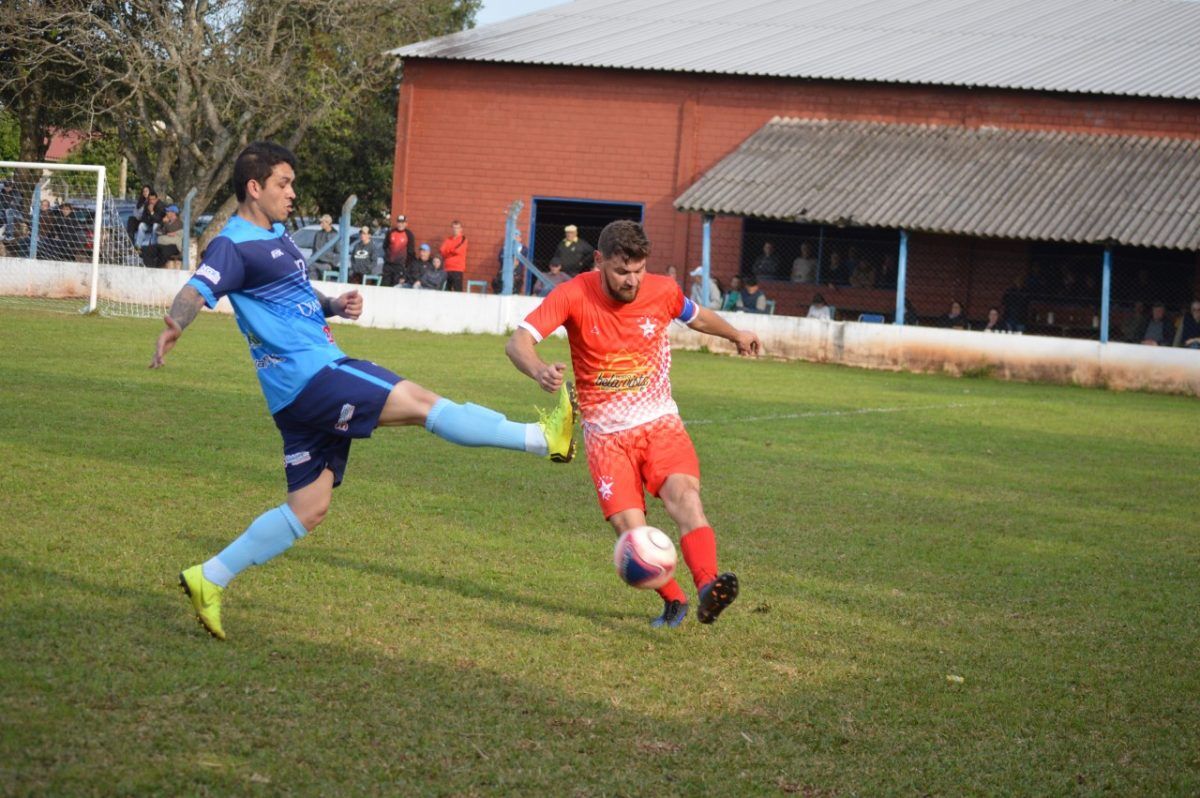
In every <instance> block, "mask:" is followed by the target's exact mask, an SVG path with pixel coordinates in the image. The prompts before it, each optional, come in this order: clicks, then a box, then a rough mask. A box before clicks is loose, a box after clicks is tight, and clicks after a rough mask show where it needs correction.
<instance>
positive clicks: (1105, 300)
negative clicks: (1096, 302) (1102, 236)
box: [1100, 247, 1112, 344]
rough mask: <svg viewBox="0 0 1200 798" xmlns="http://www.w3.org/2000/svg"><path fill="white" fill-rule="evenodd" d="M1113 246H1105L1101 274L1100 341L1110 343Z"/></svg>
mask: <svg viewBox="0 0 1200 798" xmlns="http://www.w3.org/2000/svg"><path fill="white" fill-rule="evenodd" d="M1111 294H1112V247H1105V248H1104V269H1103V272H1102V273H1101V276H1100V343H1102V344H1106V343H1108V312H1109V303H1110V300H1111V299H1112V297H1111Z"/></svg>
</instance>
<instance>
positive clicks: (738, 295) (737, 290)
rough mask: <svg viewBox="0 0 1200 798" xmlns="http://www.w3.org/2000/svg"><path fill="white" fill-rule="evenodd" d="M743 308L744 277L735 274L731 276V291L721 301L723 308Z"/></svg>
mask: <svg viewBox="0 0 1200 798" xmlns="http://www.w3.org/2000/svg"><path fill="white" fill-rule="evenodd" d="M741 309H742V278H741V277H739V276H738V275H736V274H735V275H734V276H733V277H730V278H729V293H727V294H726V295H725V300H724V301H723V302H722V303H721V310H741Z"/></svg>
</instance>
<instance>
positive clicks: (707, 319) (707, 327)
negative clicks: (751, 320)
mask: <svg viewBox="0 0 1200 798" xmlns="http://www.w3.org/2000/svg"><path fill="white" fill-rule="evenodd" d="M688 326H689V327H691V328H692V329H693V330H695V331H696V332H702V333H706V334H708V335H716V336H718V337H720V338H724V339H725V340H727V341H729V342H731V343H732V344H733V345H734V346H736V347H737V351H738V354H739V355H752V356H754V357H758V353H759V350H761V349H762V344H761V343H759V341H758V336H757V335H755V334H754V332H753V331H752V330H739V329H737V328H736V327H734V326H733V325H732V324H730V323H729V322H727V321H725V319H723V318H721V317H720V316H718V315H717V314H716V313H713V312H712V311H711V310H709V309H708V308H705V307H699V308H698V312H697V313H696V318H694V319H692V320H691V321H690V322H688Z"/></svg>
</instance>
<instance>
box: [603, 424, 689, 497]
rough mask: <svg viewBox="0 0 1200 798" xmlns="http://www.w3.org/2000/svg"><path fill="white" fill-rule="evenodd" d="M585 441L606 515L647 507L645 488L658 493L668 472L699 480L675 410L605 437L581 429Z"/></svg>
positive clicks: (654, 493)
mask: <svg viewBox="0 0 1200 798" xmlns="http://www.w3.org/2000/svg"><path fill="white" fill-rule="evenodd" d="M583 440H584V444H585V445H586V447H587V458H588V470H589V471H591V472H592V483H593V484H594V485H595V486H596V497H597V498H598V499H599V500H600V509H601V510H603V511H604V517H605V518H610V517H612V516H613V515H614V514H616V513H619V512H621V511H622V510H632V509H634V508H637V509H640V510H645V509H646V496H645V494H644V493H643V490H645V491H649V492H650V495H652V496H657V495H658V492H659V491H660V490H661V489H662V486H663V483H664V482H666V481H667V477H669V476H671V475H672V474H688V475H690V476H693V477H695V478H696V479H699V478H700V460H699V459H698V458H697V457H696V448H695V447H694V446H692V439H691V438H690V437H688V434H687V431H686V430H685V429H684V428H683V420H682V419H680V418H679V416H677V415H674V414H672V415H668V416H662V417H661V418H656V419H654V420H653V421H650V422H648V423H646V424H642V425H640V426H637V427H633V428H632V429H626V430H621V431H620V432H612V433H609V434H607V435H602V434H599V433H592V432H585V433H584V437H583Z"/></svg>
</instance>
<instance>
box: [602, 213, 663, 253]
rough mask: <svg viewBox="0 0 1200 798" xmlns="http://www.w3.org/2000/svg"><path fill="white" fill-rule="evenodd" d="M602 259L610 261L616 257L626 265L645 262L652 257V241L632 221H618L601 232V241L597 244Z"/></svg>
mask: <svg viewBox="0 0 1200 798" xmlns="http://www.w3.org/2000/svg"><path fill="white" fill-rule="evenodd" d="M596 248H597V249H599V250H600V257H601V258H603V259H604V260H608V259H609V258H612V257H614V256H616V255H620V256H621V259H622V260H623V261H625V262H626V263H629V262H630V261H634V262H636V261H640V260H645V259H646V258H648V257H649V256H650V239H648V238H646V231H645V230H643V229H642V226H641V225H640V224H638V223H637V222H635V221H633V220H631V219H618V220H617V221H615V222H609V223H608V224H606V225H605V226H604V229H603V230H601V231H600V240H599V241H597V242H596Z"/></svg>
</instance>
